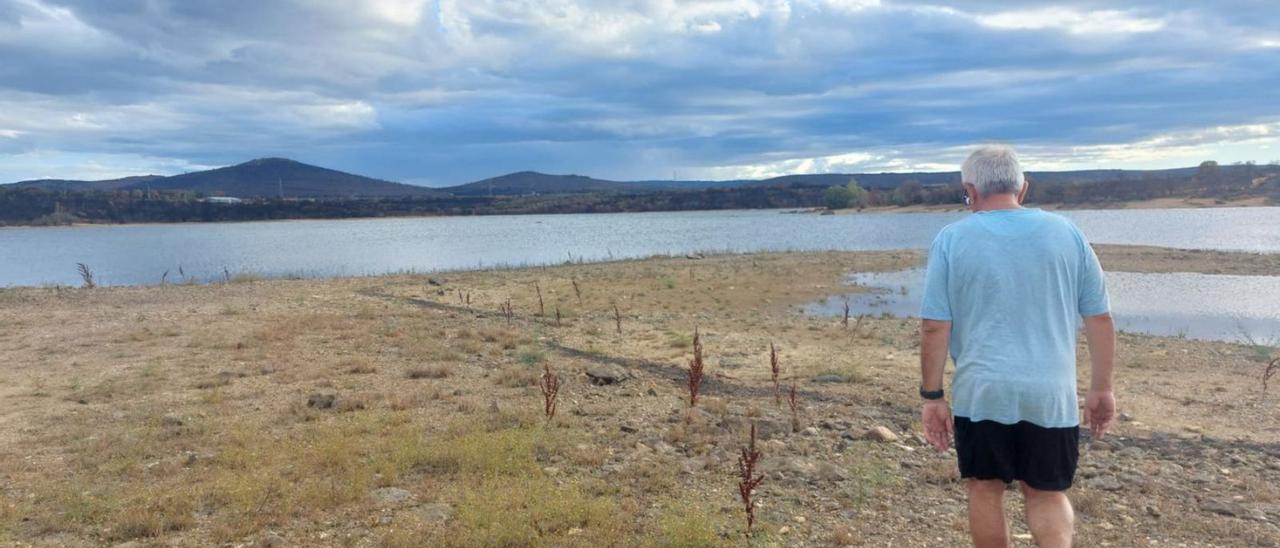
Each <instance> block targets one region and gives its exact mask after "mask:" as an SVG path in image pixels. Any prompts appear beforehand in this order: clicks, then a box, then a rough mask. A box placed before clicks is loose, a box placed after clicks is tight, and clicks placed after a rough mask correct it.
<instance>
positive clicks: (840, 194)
mask: <svg viewBox="0 0 1280 548" xmlns="http://www.w3.org/2000/svg"><path fill="white" fill-rule="evenodd" d="M822 200H823V202H824V203H825V204H826V206H827V207H828V208H830V209H847V208H851V207H856V208H859V209H861V208H863V207H866V205H867V191H866V189H864V188H862V186H861V185H859V184H858V180H857V179H849V183H848V184H846V185H844V186H833V187H831V188H828V189H827V192H826V193H825V194H823V196H822Z"/></svg>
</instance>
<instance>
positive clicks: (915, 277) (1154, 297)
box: [805, 269, 1280, 345]
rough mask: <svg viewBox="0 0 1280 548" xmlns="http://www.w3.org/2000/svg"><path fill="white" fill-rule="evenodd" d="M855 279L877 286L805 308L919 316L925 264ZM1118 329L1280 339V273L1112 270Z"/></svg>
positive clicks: (816, 311) (1109, 283)
mask: <svg viewBox="0 0 1280 548" xmlns="http://www.w3.org/2000/svg"><path fill="white" fill-rule="evenodd" d="M849 282H850V283H852V284H856V285H859V286H863V287H866V288H869V289H871V291H867V292H858V293H850V294H848V295H845V296H836V297H833V298H829V299H827V300H825V301H823V302H819V303H814V304H811V305H809V306H807V307H806V309H805V310H806V312H808V313H810V314H815V315H832V316H838V315H842V314H844V303H845V300H846V299H847V300H848V302H849V313H850V315H852V316H858V315H860V314H868V315H872V316H880V315H882V314H888V315H890V316H896V317H901V318H907V317H917V318H918V317H919V316H920V298H921V296H920V293H921V291H922V290H923V286H924V270H923V269H912V270H903V271H899V272H875V273H857V274H852V275H850V277H849ZM1107 291H1108V292H1109V293H1110V294H1111V308H1112V316H1113V317H1114V318H1115V321H1116V328H1117V329H1120V330H1121V331H1128V332H1132V333H1146V334H1151V335H1165V336H1184V337H1187V338H1192V339H1204V340H1219V341H1233V342H1251V340H1250V339H1252V342H1257V343H1259V344H1268V345H1278V344H1280V277H1277V276H1228V275H1218V274H1193V273H1185V272H1179V273H1171V274H1143V273H1133V272H1108V273H1107Z"/></svg>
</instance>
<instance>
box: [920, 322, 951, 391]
mask: <svg viewBox="0 0 1280 548" xmlns="http://www.w3.org/2000/svg"><path fill="white" fill-rule="evenodd" d="M950 344H951V322H944V321H940V320H921V321H920V387H921V388H923V389H925V390H929V391H933V390H941V389H942V377H943V372H944V370H945V369H946V367H947V347H948V346H949V345H950Z"/></svg>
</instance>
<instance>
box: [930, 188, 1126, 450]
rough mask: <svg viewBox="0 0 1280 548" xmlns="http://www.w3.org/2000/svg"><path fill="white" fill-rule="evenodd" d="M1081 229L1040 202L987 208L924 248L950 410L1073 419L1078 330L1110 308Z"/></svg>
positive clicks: (1011, 419) (978, 415)
mask: <svg viewBox="0 0 1280 548" xmlns="http://www.w3.org/2000/svg"><path fill="white" fill-rule="evenodd" d="M1109 310H1110V303H1109V301H1108V298H1107V289H1106V280H1105V279H1104V278H1103V274H1102V267H1101V265H1099V264H1098V257H1097V256H1096V255H1095V254H1094V253H1093V248H1091V247H1089V243H1088V241H1086V240H1085V237H1084V234H1082V233H1081V232H1080V229H1078V228H1076V226H1075V225H1074V224H1072V223H1071V221H1068V220H1067V219H1066V218H1064V217H1062V216H1060V215H1055V214H1052V213H1046V212H1044V211H1041V210H1039V209H1005V210H996V211H984V212H981V213H977V214H974V215H971V216H969V217H967V218H965V219H964V220H962V221H958V222H955V223H952V224H950V225H948V226H947V227H945V228H943V229H942V231H941V232H939V233H938V236H937V237H936V238H935V239H934V240H933V246H932V247H931V248H930V250H929V267H928V270H927V272H926V273H925V284H924V304H923V306H922V307H921V311H920V317H922V318H924V319H928V320H944V321H950V322H951V357H952V359H953V360H955V363H956V373H955V378H954V379H953V380H952V384H951V392H952V395H953V398H952V412H953V413H954V414H955V415H956V416H958V417H966V418H968V419H969V420H973V421H980V420H992V421H996V422H1000V423H1004V424H1015V423H1017V422H1019V421H1027V422H1030V423H1032V424H1036V425H1039V426H1043V427H1046V428H1060V427H1069V426H1076V425H1078V424H1079V423H1080V418H1079V412H1078V410H1077V409H1076V407H1077V403H1076V331H1077V328H1078V326H1079V323H1080V317H1081V316H1095V315H1098V314H1104V313H1107V312H1109Z"/></svg>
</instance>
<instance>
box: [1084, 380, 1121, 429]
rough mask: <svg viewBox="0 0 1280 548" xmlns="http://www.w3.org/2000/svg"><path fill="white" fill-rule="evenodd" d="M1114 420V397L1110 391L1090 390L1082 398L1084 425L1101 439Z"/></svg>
mask: <svg viewBox="0 0 1280 548" xmlns="http://www.w3.org/2000/svg"><path fill="white" fill-rule="evenodd" d="M1115 418H1116V397H1115V395H1114V394H1112V393H1111V391H1110V390H1090V391H1089V393H1088V394H1087V395H1086V396H1085V398H1084V424H1085V426H1088V427H1089V429H1090V430H1092V431H1093V437H1094V438H1095V439H1102V436H1105V435H1107V430H1110V429H1111V423H1113V422H1115Z"/></svg>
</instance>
